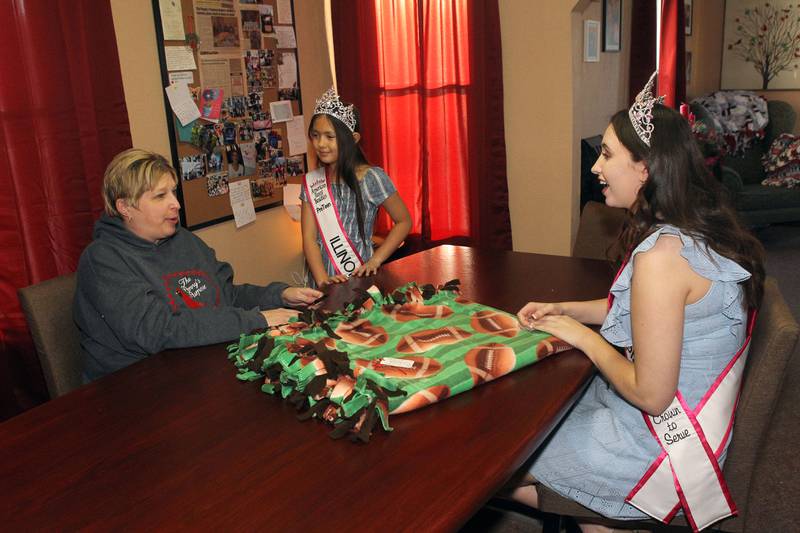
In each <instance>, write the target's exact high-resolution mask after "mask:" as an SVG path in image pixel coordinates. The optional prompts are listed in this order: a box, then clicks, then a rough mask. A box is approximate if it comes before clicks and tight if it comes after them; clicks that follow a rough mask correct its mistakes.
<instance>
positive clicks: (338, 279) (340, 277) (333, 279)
mask: <svg viewBox="0 0 800 533" xmlns="http://www.w3.org/2000/svg"><path fill="white" fill-rule="evenodd" d="M345 281H347V276H345V275H344V274H336V275H335V276H328V277H327V278H324V279H322V280H320V281H317V287H319V288H322V287H324V286H325V285H332V284H334V283H344V282H345Z"/></svg>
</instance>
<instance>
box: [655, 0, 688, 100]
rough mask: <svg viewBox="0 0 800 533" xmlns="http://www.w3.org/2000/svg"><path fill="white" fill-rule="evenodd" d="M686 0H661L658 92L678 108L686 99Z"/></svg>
mask: <svg viewBox="0 0 800 533" xmlns="http://www.w3.org/2000/svg"><path fill="white" fill-rule="evenodd" d="M683 2H684V0H661V43H660V47H659V56H658V94H663V95H664V96H665V98H664V104H665V105H668V106H670V107H674V108H677V107H678V106H679V105H680V104H681V103H682V102H685V101H686V66H685V65H686V60H685V55H686V46H685V43H686V38H685V35H684V4H683Z"/></svg>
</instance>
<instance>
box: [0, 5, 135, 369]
mask: <svg viewBox="0 0 800 533" xmlns="http://www.w3.org/2000/svg"><path fill="white" fill-rule="evenodd" d="M0 19H2V20H3V23H4V27H3V31H2V32H0V43H1V45H0V49H2V54H0V142H1V143H2V146H3V150H2V152H0V250H2V254H1V255H0V331H2V334H3V336H4V337H5V342H6V345H7V352H6V354H11V355H10V356H7V357H6V360H5V361H4V360H0V372H3V371H7V369H8V368H9V367H8V364H9V363H14V361H15V359H16V358H18V356H20V354H21V353H26V354H28V356H29V355H30V354H32V352H31V349H30V344H29V342H30V341H29V334H28V332H27V327H26V325H25V321H24V318H23V316H22V313H21V310H20V308H19V302H18V300H17V295H16V289H17V288H19V287H24V286H26V285H29V284H31V283H37V282H40V281H43V280H45V279H48V278H51V277H54V276H57V275H61V274H66V273H69V272H72V271H74V270H75V268H76V266H77V261H78V257H79V256H80V253H81V251H82V250H83V248H84V247H85V246H86V244H88V243H89V241H90V240H91V230H92V224H93V221H94V220H95V219H96V218H97V216H98V214H99V213H100V211H101V210H102V200H101V196H100V188H101V183H102V177H103V171H104V170H105V166H106V165H107V164H108V162H109V161H110V160H111V158H112V157H113V156H114V154H116V153H117V152H119V151H121V150H123V149H125V148H129V147H130V146H131V137H130V129H129V125H128V114H127V109H126V107H125V96H124V93H123V89H122V78H121V75H120V67H119V58H118V55H117V46H116V38H115V34H114V26H113V22H112V18H111V6H110V3H109V0H52V1H48V2H43V1H41V0H6V1H3V2H0ZM26 361H27V364H28V366H29V367H34V366H35V365H36V364H38V363H33V362H31V360H30V358H29V357H28V358H27V359H26ZM33 361H35V358H34V359H33ZM28 370H29V371H30V370H31V368H28ZM33 372H34V373H35V374H36V376H37V378H38V376H40V374H39V373H38V367H37V368H35V369H34V370H33ZM1 382H2V380H0V383H1ZM38 384H39V385H41V382H39V383H38Z"/></svg>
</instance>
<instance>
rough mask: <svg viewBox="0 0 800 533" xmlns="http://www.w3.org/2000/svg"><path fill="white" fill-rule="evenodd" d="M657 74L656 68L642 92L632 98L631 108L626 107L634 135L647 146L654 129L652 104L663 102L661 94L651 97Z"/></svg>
mask: <svg viewBox="0 0 800 533" xmlns="http://www.w3.org/2000/svg"><path fill="white" fill-rule="evenodd" d="M657 75H658V71H657V70H656V71H655V72H653V74H651V75H650V79H649V80H648V81H647V85H645V86H644V89H642V92H640V93H639V94H637V95H636V100H634V102H633V105H632V106H631V108H630V109H628V118H630V119H631V124H632V125H633V129H634V130H636V135H638V136H639V138H640V139H641V140H642V142H643V143H644V144H646V145H647V146H650V136H651V135H653V129H654V127H653V123H652V122H651V121H652V119H653V106H654V105H655V104H662V103H664V97H663V96H658V97H655V98H653V85H654V83H655V80H656V76H657Z"/></svg>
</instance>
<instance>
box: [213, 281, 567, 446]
mask: <svg viewBox="0 0 800 533" xmlns="http://www.w3.org/2000/svg"><path fill="white" fill-rule="evenodd" d="M569 348H571V346H569V345H568V344H566V343H565V342H564V341H562V340H560V339H557V338H555V337H552V336H551V335H550V334H548V333H544V332H541V331H528V330H526V329H524V328H521V327H520V325H519V322H518V321H517V319H516V317H515V316H514V315H512V314H509V313H506V312H505V311H501V310H498V309H494V308H492V307H488V306H486V305H482V304H479V303H475V302H471V301H469V300H467V299H465V298H463V297H461V296H460V295H459V294H458V281H457V280H454V281H451V282H448V283H446V284H445V285H442V286H440V287H439V288H438V289H436V288H434V287H433V286H432V285H426V286H423V287H418V286H417V285H416V284H415V283H408V284H406V285H404V286H403V287H401V288H399V289H397V290H395V291H394V292H392V293H391V294H388V295H382V294H381V293H380V292H379V291H378V290H377V289H376V288H374V287H373V288H371V289H370V290H369V291H367V292H366V293H364V294H363V295H362V297H361V298H360V301H357V302H354V303H352V304H349V305H348V306H346V307H345V309H343V310H341V311H338V312H334V313H331V314H328V313H324V312H320V313H311V312H306V313H305V316H301V318H300V319H299V320H298V321H293V322H292V323H290V324H288V325H286V326H283V327H280V328H277V329H272V330H268V331H267V332H265V333H257V334H253V335H242V336H241V338H240V340H239V343H238V344H234V345H231V346H229V347H228V352H229V358H230V359H231V360H233V361H234V362H235V364H236V366H237V367H238V369H239V373H238V375H237V377H238V378H239V379H241V380H243V381H259V382H261V383H262V387H261V388H262V390H263V391H264V392H267V393H270V394H280V395H281V396H282V397H283V398H285V399H287V400H288V401H290V402H292V403H294V404H295V406H296V407H297V408H298V410H299V411H301V418H311V417H316V418H321V419H323V420H325V421H327V422H329V423H332V424H333V425H334V426H335V429H334V431H333V433H332V436H334V437H341V436H344V435H347V434H351V436H352V437H353V438H354V439H360V440H363V441H367V440H368V439H369V435H370V433H371V431H372V428H373V426H374V425H375V424H376V423H377V422H378V421H380V423H381V424H382V426H383V428H384V429H385V430H387V431H389V430H391V428H390V426H389V422H388V418H389V414H390V413H391V414H397V413H403V412H408V411H412V410H414V409H418V408H420V407H424V406H426V405H430V404H431V403H435V402H437V401H439V400H442V399H445V398H448V397H450V396H454V395H456V394H459V393H461V392H464V391H467V390H469V389H472V388H473V387H476V386H478V385H481V384H483V383H485V382H487V381H491V380H493V379H496V378H498V377H500V376H502V375H504V374H507V373H509V372H513V371H514V370H517V369H519V368H522V367H524V366H528V365H530V364H533V363H535V362H536V361H538V360H539V359H541V358H542V357H545V356H547V355H551V354H553V353H557V352H560V351H564V350H567V349H569Z"/></svg>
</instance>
